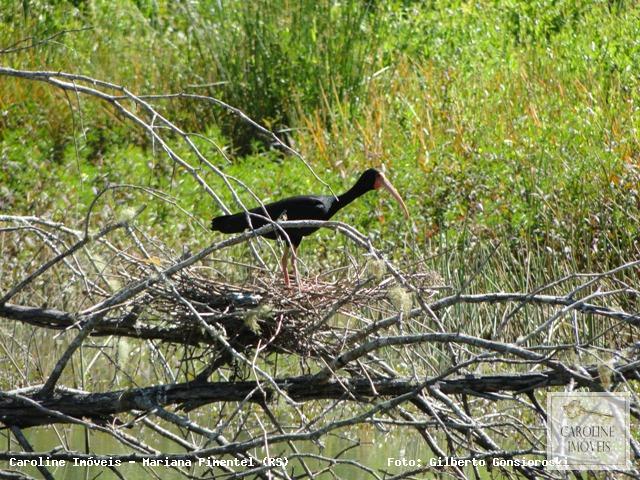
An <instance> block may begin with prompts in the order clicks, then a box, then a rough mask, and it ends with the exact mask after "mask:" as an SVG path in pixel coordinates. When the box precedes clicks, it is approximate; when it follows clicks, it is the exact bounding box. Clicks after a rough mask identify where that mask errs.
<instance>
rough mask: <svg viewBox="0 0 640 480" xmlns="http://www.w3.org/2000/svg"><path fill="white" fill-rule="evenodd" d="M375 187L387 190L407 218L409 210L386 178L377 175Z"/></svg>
mask: <svg viewBox="0 0 640 480" xmlns="http://www.w3.org/2000/svg"><path fill="white" fill-rule="evenodd" d="M375 186H376V188H384V189H385V190H387V191H388V192H389V193H390V194H391V196H392V197H393V198H395V199H396V200H397V202H398V203H399V204H400V206H401V207H402V211H403V212H404V216H405V217H406V218H409V210H408V209H407V206H406V205H405V204H404V200H402V197H401V196H400V194H399V193H398V191H397V190H396V188H395V187H394V186H393V185H391V182H390V181H389V180H387V177H385V176H384V175H383V174H382V173H380V174H379V175H378V178H377V179H376V184H375Z"/></svg>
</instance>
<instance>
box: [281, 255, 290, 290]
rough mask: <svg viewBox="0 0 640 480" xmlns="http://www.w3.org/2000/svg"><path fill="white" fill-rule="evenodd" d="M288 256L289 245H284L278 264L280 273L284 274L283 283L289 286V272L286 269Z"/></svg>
mask: <svg viewBox="0 0 640 480" xmlns="http://www.w3.org/2000/svg"><path fill="white" fill-rule="evenodd" d="M288 256H289V245H285V247H284V253H283V254H282V259H281V260H280V266H281V267H282V275H283V276H284V284H285V285H286V286H287V287H289V286H291V283H290V282H289V272H288V271H287V260H288V258H287V257H288Z"/></svg>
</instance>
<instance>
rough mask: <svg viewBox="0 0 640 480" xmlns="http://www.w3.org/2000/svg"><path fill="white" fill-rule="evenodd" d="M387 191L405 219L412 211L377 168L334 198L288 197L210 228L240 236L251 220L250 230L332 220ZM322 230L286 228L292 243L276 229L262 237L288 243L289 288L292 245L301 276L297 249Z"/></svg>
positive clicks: (216, 220) (286, 279)
mask: <svg viewBox="0 0 640 480" xmlns="http://www.w3.org/2000/svg"><path fill="white" fill-rule="evenodd" d="M379 188H385V189H386V190H388V191H389V193H391V195H393V197H394V198H395V199H396V200H397V201H398V203H399V204H400V206H401V207H402V210H403V211H404V214H405V216H406V217H407V218H408V217H409V211H408V210H407V207H406V205H405V204H404V202H403V201H402V197H400V194H399V193H398V191H397V190H396V189H395V188H394V187H393V185H391V183H390V182H389V180H387V179H386V177H385V176H384V175H383V174H382V172H379V171H378V170H376V169H375V168H370V169H369V170H367V171H365V172H364V173H363V174H362V175H360V178H359V179H358V181H357V182H356V184H355V185H354V186H353V187H351V188H350V189H349V190H348V191H347V192H345V193H343V194H342V195H339V196H338V197H335V196H333V195H301V196H297V197H289V198H285V199H284V200H279V201H277V202H273V203H270V204H268V205H265V206H264V207H262V206H260V207H256V208H254V209H252V210H249V211H248V212H239V213H236V214H233V215H222V216H220V217H216V218H214V219H213V220H212V221H211V229H212V230H213V231H217V232H222V233H240V232H243V231H244V230H247V229H248V228H249V222H248V221H247V220H248V218H250V219H251V227H252V228H253V229H258V228H260V227H262V226H264V225H266V224H268V223H270V221H277V220H282V219H284V218H286V219H287V220H325V221H326V220H329V219H330V218H331V217H333V216H334V215H335V213H336V212H337V211H338V210H340V209H341V208H344V207H346V206H347V205H349V204H350V203H351V202H353V201H354V200H355V199H356V198H358V197H360V196H361V195H364V194H365V193H367V192H368V191H370V190H378V189H379ZM318 228H319V227H306V228H284V231H285V232H286V234H287V236H288V237H289V240H288V241H287V239H286V238H285V236H284V235H283V234H282V231H278V230H274V231H271V232H269V233H265V234H263V235H262V236H263V237H266V238H269V239H272V240H275V239H277V238H280V239H283V240H284V241H285V242H287V245H286V246H285V250H284V254H283V255H282V260H281V262H280V263H281V266H282V272H283V275H284V282H285V284H286V285H289V273H288V271H287V260H288V256H289V243H290V244H291V248H293V254H294V255H293V259H292V262H291V263H292V264H293V269H294V272H295V274H296V277H297V276H298V269H297V266H296V262H295V260H296V256H295V254H296V249H297V248H298V245H300V242H301V241H302V238H303V237H306V236H307V235H311V234H312V233H313V232H315V231H316V230H318Z"/></svg>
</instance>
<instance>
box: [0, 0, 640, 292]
mask: <svg viewBox="0 0 640 480" xmlns="http://www.w3.org/2000/svg"><path fill="white" fill-rule="evenodd" d="M639 20H640V7H638V5H637V4H635V3H634V2H625V1H608V2H605V1H593V2H582V1H577V0H575V1H569V0H567V1H558V0H536V1H533V2H532V1H526V0H522V1H520V0H511V1H508V2H488V1H480V2H459V1H449V2H432V3H431V4H429V5H422V4H420V3H413V2H401V1H396V2H364V1H362V2H361V1H346V2H341V3H334V2H329V1H321V2H293V3H291V2H285V1H276V2H266V1H258V2H232V1H222V2H213V1H212V2H199V3H198V4H195V5H194V4H191V3H188V2H187V3H184V2H166V1H160V2H155V1H154V2H152V1H144V0H138V1H128V2H117V4H116V3H113V2H107V1H100V0H94V1H75V2H72V1H68V2H65V1H63V2H53V3H50V2H45V1H25V2H12V1H9V0H1V1H0V22H1V26H2V28H0V48H7V47H9V46H11V45H14V44H16V42H18V41H20V40H22V39H25V38H27V39H28V40H27V41H26V42H24V43H21V44H19V45H17V46H18V47H20V46H28V45H30V44H32V43H36V44H37V42H38V41H40V40H43V39H46V38H47V37H49V36H51V35H54V34H56V33H58V32H61V31H64V30H71V29H81V28H84V27H87V26H90V27H92V28H91V29H90V30H82V31H73V32H68V33H66V34H64V35H61V36H58V37H56V38H55V39H54V40H52V41H49V42H45V43H41V44H37V45H36V46H35V47H34V48H30V49H24V50H20V51H7V52H4V53H2V54H1V55H0V61H1V63H2V64H3V65H5V66H11V67H14V68H22V69H34V70H35V69H39V70H44V69H50V70H62V71H68V72H74V73H83V74H87V75H90V76H93V77H96V78H100V79H103V80H107V81H112V82H114V83H118V84H122V85H124V86H126V87H127V88H128V89H130V90H131V91H134V92H136V93H140V94H143V93H170V92H190V93H198V94H206V95H211V96H214V97H216V98H219V99H221V100H224V101H226V102H228V103H230V104H232V105H234V106H236V107H238V108H240V109H242V110H243V111H245V112H246V113H247V114H248V115H250V116H251V117H253V118H254V119H255V120H257V121H258V122H260V123H262V124H264V125H265V126H267V127H268V128H270V129H273V130H275V131H280V130H282V129H283V128H286V129H287V131H286V132H283V133H282V136H283V138H286V140H287V141H288V142H290V143H291V144H292V145H294V146H295V147H296V148H297V149H298V150H299V151H300V152H301V153H302V154H303V155H304V156H305V157H306V158H307V159H308V161H309V163H310V164H311V165H312V166H313V167H314V169H315V170H316V171H317V172H318V173H319V174H320V175H321V176H322V178H323V179H325V180H327V181H328V182H329V183H330V184H331V185H332V186H333V187H334V188H335V189H337V190H341V189H343V188H345V187H346V186H348V185H349V184H350V183H351V182H352V181H353V178H354V177H355V175H356V173H357V172H359V171H360V170H362V169H364V168H365V167H367V166H370V165H380V164H384V165H385V166H386V167H387V169H388V170H389V171H390V176H391V178H392V179H393V181H394V183H395V184H396V186H397V187H398V188H399V190H400V191H401V192H403V194H404V195H405V196H406V197H407V199H408V205H409V208H410V209H411V210H412V212H413V222H414V227H415V228H414V229H413V232H412V231H411V229H408V228H405V227H404V226H403V225H402V224H401V221H400V219H396V217H398V215H397V214H398V212H397V211H395V207H393V206H392V205H391V202H386V201H384V200H380V199H379V198H378V197H375V196H369V197H367V198H366V199H364V200H363V201H361V202H358V203H357V204H355V205H353V206H352V207H350V208H349V211H348V212H345V213H343V214H341V219H343V220H346V221H349V222H350V223H353V224H354V225H356V226H357V227H359V228H363V229H369V230H371V231H372V235H374V237H376V239H377V241H378V242H380V243H379V245H381V246H387V247H388V246H390V245H394V251H395V255H397V256H398V257H400V256H401V255H402V248H404V249H405V250H414V249H415V248H416V245H417V248H421V246H422V245H427V249H426V250H427V251H435V250H438V249H440V248H441V247H442V246H443V245H448V246H451V245H468V244H469V243H470V242H471V243H472V244H473V243H475V242H477V241H480V242H481V243H483V242H484V243H486V242H488V241H492V242H495V241H496V240H500V241H502V242H504V243H505V244H506V245H507V248H506V250H505V253H504V255H501V259H500V261H503V260H504V258H511V256H513V258H519V256H520V255H521V254H520V252H521V251H526V252H530V254H532V255H534V256H539V257H540V259H541V260H540V263H541V264H544V263H545V260H544V259H545V258H548V259H549V260H547V262H549V264H550V265H556V264H557V263H558V262H560V263H562V264H566V269H565V268H559V270H560V271H563V270H575V269H580V270H584V269H605V268H607V267H610V266H612V265H616V264H618V263H619V262H620V261H622V260H624V259H627V258H629V257H631V256H633V255H636V254H637V252H638V233H637V224H638V210H639V208H640V199H639V194H638V180H639V178H640V170H639V169H640V146H639V143H638V135H637V131H638V127H639V119H640V115H639V114H638V102H639V100H640V93H639V92H640V89H639V87H640V80H639V78H640V77H639V74H640V67H639V65H640V40H638V39H640V21H639ZM162 106H163V113H165V114H166V115H167V116H168V117H169V118H170V119H172V120H173V121H175V122H176V123H177V124H178V125H180V126H181V127H182V128H184V129H185V130H186V131H191V132H199V133H206V134H207V135H208V136H209V137H210V138H212V139H213V140H215V142H216V143H217V144H218V145H219V146H221V147H223V148H225V149H226V151H227V152H228V157H229V158H230V159H231V163H229V161H228V160H227V159H224V158H223V157H222V156H221V155H220V153H219V151H218V150H217V149H215V148H214V147H213V146H212V145H211V144H209V143H207V142H205V141H200V142H199V145H201V146H202V148H203V149H204V150H205V152H206V154H207V156H208V158H209V159H210V160H211V161H212V163H214V164H216V165H219V166H221V167H224V168H225V172H227V173H230V174H232V175H234V176H235V177H237V178H239V179H241V180H242V181H244V182H245V183H246V184H247V185H248V186H249V187H250V188H252V189H253V190H254V192H255V193H256V194H258V195H260V196H261V197H262V198H263V199H264V200H269V199H274V198H277V197H281V196H283V195H287V194H294V193H301V192H313V191H315V192H321V191H323V189H324V187H323V186H322V185H320V184H319V183H318V182H317V181H316V180H315V179H314V178H313V176H312V175H311V174H310V173H309V172H308V171H307V170H306V169H305V167H304V166H303V165H302V164H301V162H300V161H299V160H298V159H295V158H293V157H288V156H283V155H282V154H280V153H278V152H277V151H275V150H273V149H271V148H270V145H269V142H268V140H267V139H266V138H264V136H261V135H260V134H259V133H258V132H257V131H256V130H255V129H253V128H251V127H249V126H248V125H247V124H246V123H243V122H242V121H241V120H240V119H239V118H238V117H237V116H234V115H232V114H230V113H229V112H225V111H224V110H222V109H220V108H217V107H213V106H212V105H211V104H209V103H206V102H198V101H193V100H166V101H164V103H163V104H162ZM0 112H1V115H0V159H1V165H2V166H1V167H0V207H1V208H2V209H3V210H5V211H10V212H13V213H23V214H27V213H36V214H38V215H50V216H52V217H54V218H56V219H59V220H62V219H64V221H65V222H66V223H68V224H70V225H74V224H75V225H77V224H78V223H79V222H80V219H82V218H83V216H84V214H85V212H86V208H87V206H88V204H89V203H90V201H91V199H92V198H93V196H94V194H95V192H96V190H97V188H99V187H100V186H101V185H103V184H104V182H105V181H111V182H119V183H135V184H138V185H143V186H148V187H153V188H158V189H162V190H164V191H165V192H168V193H171V194H172V195H174V196H175V197H176V202H177V203H178V204H179V205H180V206H182V207H183V208H184V209H185V210H187V211H189V212H191V213H193V215H194V216H195V217H196V218H198V219H200V220H201V221H202V223H203V224H205V225H206V223H207V221H208V218H209V217H210V216H212V215H213V214H216V213H218V210H217V207H215V206H214V205H213V202H210V201H209V200H208V199H206V198H205V197H204V196H203V194H202V192H201V191H200V190H199V189H198V188H197V187H196V185H195V183H194V181H193V180H192V179H191V177H189V176H188V175H186V174H184V172H181V171H180V170H179V169H174V167H173V166H172V165H171V164H170V162H169V161H168V160H167V159H166V158H164V157H163V156H162V154H161V153H158V152H155V154H154V151H153V149H152V146H151V145H150V143H149V142H148V140H147V138H145V137H144V134H143V132H141V131H138V130H136V129H135V128H134V127H133V126H132V125H131V124H130V123H128V122H126V121H124V120H123V119H121V118H118V117H117V116H115V115H114V113H113V112H112V111H110V110H108V109H105V106H104V105H102V104H100V103H99V102H97V101H95V100H90V99H87V98H81V99H78V98H72V97H71V96H65V95H64V94H63V93H61V92H59V91H56V90H55V89H53V88H51V87H50V86H47V85H44V84H37V83H34V82H29V81H24V80H14V79H7V78H3V79H2V81H1V82H0ZM181 153H184V154H185V155H186V156H187V157H188V156H189V153H188V152H186V151H185V152H181ZM193 162H194V163H197V162H196V161H195V160H193ZM257 169H259V171H260V172H261V174H260V175H256V170H257ZM203 175H204V177H205V178H206V180H207V181H208V182H209V183H210V185H212V187H213V188H214V189H215V190H216V191H218V192H219V193H220V194H221V195H222V196H223V197H224V198H225V199H226V200H228V201H229V202H231V197H230V195H229V194H228V192H226V189H225V187H224V186H223V184H222V182H221V181H220V180H219V179H218V178H217V177H216V176H215V175H214V174H212V173H211V172H208V171H207V170H206V169H205V168H204V167H203ZM60 192H65V194H64V195H60ZM136 195H137V194H136V193H135V192H133V193H132V192H128V193H125V192H120V193H116V194H114V195H113V201H114V204H115V205H122V204H127V203H135V201H136V199H137V200H139V199H140V198H141V197H136ZM141 195H142V194H141ZM243 199H245V200H247V201H248V202H249V203H253V201H251V197H250V195H248V194H246V195H245V196H244V197H243ZM230 205H233V203H230ZM115 208H116V207H114V209H115ZM371 210H373V211H374V213H373V214H371ZM176 215H178V214H177V213H176V212H175V211H172V210H168V208H167V206H166V205H158V206H155V207H154V206H153V205H150V208H149V209H148V211H147V212H146V213H145V216H144V217H143V220H144V221H145V222H147V223H148V225H150V226H152V227H153V228H154V229H155V232H156V234H157V235H159V236H163V235H164V236H170V237H171V238H172V239H174V240H175V242H176V245H180V244H182V243H185V242H193V241H194V240H193V239H194V233H196V235H195V237H197V238H198V239H200V240H202V241H206V240H208V239H209V238H210V235H208V234H207V233H206V232H205V231H204V230H203V229H202V228H201V226H198V225H197V224H196V223H195V222H193V221H190V220H189V219H186V220H185V222H186V223H184V224H183V223H181V221H180V222H179V221H176V220H175V216H176ZM99 219H100V217H97V220H96V221H99ZM379 220H384V221H383V222H380V221H379ZM178 227H179V228H178ZM329 237H331V235H328V234H327V235H321V236H319V237H318V238H316V239H314V240H309V241H308V243H307V244H306V245H305V249H308V251H311V250H314V249H315V250H316V251H318V252H324V253H326V251H327V250H326V249H325V248H323V246H322V245H321V243H322V242H326V241H327V240H328V238H329ZM319 240H321V241H322V242H320V241H319ZM314 242H315V243H314ZM416 242H417V243H416ZM501 250H502V249H501ZM417 255H418V257H420V256H421V255H422V252H421V253H419V254H417ZM505 255H506V257H505ZM498 263H499V262H497V263H496V265H498ZM513 268H515V269H516V270H517V269H518V268H519V262H518V261H515V262H514V265H513ZM554 270H555V269H554ZM545 272H546V273H545ZM555 273H557V272H555ZM547 274H549V275H550V274H551V272H550V271H548V269H542V270H541V271H539V272H538V275H539V278H538V279H537V280H539V281H543V280H545V279H547ZM536 283H537V282H536Z"/></svg>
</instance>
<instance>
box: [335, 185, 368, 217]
mask: <svg viewBox="0 0 640 480" xmlns="http://www.w3.org/2000/svg"><path fill="white" fill-rule="evenodd" d="M368 191H369V190H366V189H363V188H362V186H361V185H358V184H355V185H354V186H353V187H351V188H350V189H349V190H347V191H346V192H344V193H343V194H342V195H338V200H336V201H335V202H333V205H331V210H330V211H329V213H330V216H333V214H335V213H336V212H337V211H338V210H340V209H341V208H344V207H346V206H347V205H349V204H350V203H351V202H353V201H354V200H355V199H356V198H358V197H360V196H361V195H363V194H364V193H367V192H368Z"/></svg>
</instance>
